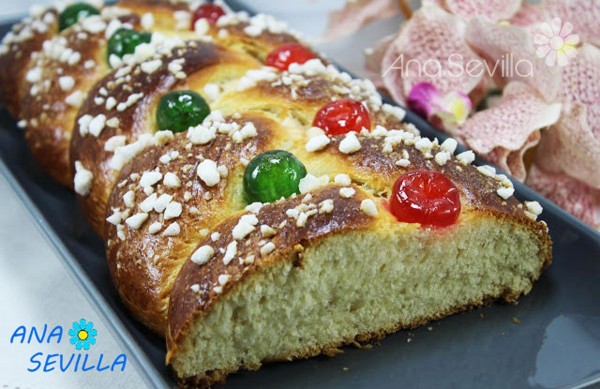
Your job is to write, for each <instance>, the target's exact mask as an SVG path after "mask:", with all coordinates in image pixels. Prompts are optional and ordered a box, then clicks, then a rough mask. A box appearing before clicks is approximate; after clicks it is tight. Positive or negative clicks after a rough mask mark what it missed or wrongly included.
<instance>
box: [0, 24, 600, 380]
mask: <svg viewBox="0 0 600 389" xmlns="http://www.w3.org/2000/svg"><path fill="white" fill-rule="evenodd" d="M8 28H9V24H5V25H3V26H0V36H3V35H4V34H5V33H6V31H7V30H8ZM0 71H3V70H2V69H0ZM407 121H408V122H412V123H414V124H415V125H416V126H417V127H418V128H419V129H420V130H421V132H422V133H423V135H425V136H429V137H435V136H437V137H438V138H440V139H444V138H445V135H443V134H441V133H439V132H437V131H436V130H434V129H432V128H431V127H430V126H429V125H428V124H427V123H426V122H424V121H423V120H421V119H420V118H419V117H417V116H416V115H413V114H411V113H408V115H407ZM479 162H482V161H479ZM0 171H2V173H3V174H4V175H5V176H6V178H7V180H8V181H9V183H10V184H11V186H12V187H13V189H14V190H15V192H16V193H17V194H18V195H19V196H20V198H21V199H22V200H23V202H24V203H25V204H26V206H27V208H28V209H29V210H30V212H31V213H32V214H33V216H34V218H35V220H36V221H37V223H38V225H39V227H40V229H41V231H42V232H43V233H44V234H45V236H46V237H47V238H48V241H49V243H50V244H51V245H52V246H53V248H54V249H55V250H56V251H57V252H58V254H59V257H60V258H61V259H62V260H63V261H64V263H65V265H66V267H67V269H68V270H69V271H70V273H71V275H72V276H73V278H74V279H75V280H76V282H77V283H78V285H79V286H80V288H81V289H82V290H83V292H84V293H85V295H86V296H87V297H88V298H89V299H90V300H91V302H92V304H93V306H95V307H97V309H98V311H99V313H100V314H101V315H103V316H104V318H105V322H106V323H107V326H108V327H111V330H112V332H113V334H114V335H115V336H116V337H117V339H118V341H119V342H120V343H121V344H122V346H123V347H124V348H125V349H126V351H127V352H128V355H129V357H130V359H133V360H134V362H135V363H136V364H137V365H138V367H139V371H140V373H141V374H142V375H143V377H144V378H145V379H146V381H147V382H148V384H149V385H151V386H154V387H165V386H171V385H173V380H172V379H171V376H170V374H169V372H168V370H167V368H166V367H165V365H164V358H165V345H164V342H163V341H162V340H161V339H159V338H158V337H156V336H154V335H152V334H151V333H149V332H148V331H146V330H145V329H144V328H143V327H142V326H141V325H139V324H138V323H137V322H136V321H135V320H134V319H133V318H132V317H131V316H130V315H129V313H128V312H127V310H126V309H125V307H124V306H123V305H122V304H121V302H120V300H119V298H118V296H117V293H116V291H115V289H114V288H113V285H112V283H111V280H110V277H109V273H108V269H107V267H106V261H105V255H104V247H103V244H102V242H101V241H100V239H99V238H98V237H97V236H95V235H94V233H93V232H92V230H91V229H90V227H89V226H88V225H87V223H86V222H85V220H84V219H83V216H82V214H81V213H80V211H79V209H78V206H77V203H76V201H75V196H74V195H73V193H71V192H70V191H68V190H66V189H65V188H62V187H60V186H59V185H57V184H56V183H54V182H53V181H51V180H50V178H48V177H47V176H46V175H45V174H44V173H43V172H42V171H41V170H40V168H39V167H38V166H36V164H35V163H34V162H33V160H32V158H31V155H30V153H29V151H28V149H27V147H26V145H25V142H24V139H23V134H22V131H21V130H19V129H18V128H17V127H16V124H15V121H14V120H13V119H12V118H11V117H10V116H9V115H8V113H7V112H6V110H5V109H4V108H2V107H0ZM515 187H516V196H517V197H518V198H519V199H522V200H523V199H527V200H537V201H539V202H540V203H541V204H542V205H543V207H544V214H543V219H544V220H545V221H546V222H547V223H548V225H549V227H550V232H551V234H552V239H553V241H554V250H553V253H554V264H553V265H552V266H551V267H550V268H549V269H548V270H547V271H546V272H545V273H544V274H543V276H542V278H541V280H540V281H539V282H538V283H537V284H536V285H535V286H534V288H533V291H532V292H531V293H530V294H529V295H528V296H525V297H523V298H522V299H520V300H519V304H518V305H501V304H496V305H493V306H491V307H488V308H483V309H478V310H475V311H472V312H469V313H464V314H459V315H454V316H452V317H449V318H446V319H443V320H440V321H437V322H434V323H431V324H430V325H429V326H424V327H421V328H418V329H416V330H412V331H410V332H407V331H400V332H398V333H396V334H393V335H390V336H388V337H387V338H385V339H384V340H383V341H381V343H380V344H377V345H374V346H373V347H372V348H371V349H366V350H359V349H356V348H350V347H348V348H345V349H344V353H343V354H342V355H339V356H337V357H336V358H325V357H318V358H311V359H308V360H301V361H295V362H291V363H273V364H266V365H265V366H263V368H262V369H261V370H260V371H258V372H241V373H238V374H235V375H232V376H231V377H230V378H228V380H227V384H226V386H227V387H232V388H237V387H239V388H242V387H265V388H269V387H272V388H275V387H277V388H281V387H289V388H305V387H309V386H317V387H339V388H342V387H343V388H361V387H363V388H364V387H378V388H399V387H411V388H418V387H423V388H433V387H436V388H437V387H478V388H502V387H576V386H583V385H588V384H591V383H594V382H600V234H599V233H597V232H596V231H594V230H592V229H591V228H589V227H587V226H586V225H584V224H583V223H581V222H580V221H579V220H577V219H575V218H574V217H572V216H571V215H569V214H567V213H566V212H564V211H562V210H561V209H560V208H558V207H557V206H555V205H554V204H552V203H551V202H549V201H548V200H546V199H544V198H543V197H541V196H540V195H538V194H536V193H535V192H533V191H532V190H531V189H529V188H527V187H525V186H524V185H522V184H520V183H518V182H516V183H515ZM513 318H518V319H519V321H520V324H516V323H515V322H513ZM515 321H516V320H515Z"/></svg>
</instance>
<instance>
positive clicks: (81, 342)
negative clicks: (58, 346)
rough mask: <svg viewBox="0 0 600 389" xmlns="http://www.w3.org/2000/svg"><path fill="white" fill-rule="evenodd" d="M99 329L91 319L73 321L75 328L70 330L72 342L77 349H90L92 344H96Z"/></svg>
mask: <svg viewBox="0 0 600 389" xmlns="http://www.w3.org/2000/svg"><path fill="white" fill-rule="evenodd" d="M97 334H98V331H96V329H95V328H94V323H92V322H91V321H90V322H88V321H85V319H81V320H79V322H76V321H74V322H73V328H71V329H70V330H69V335H71V339H70V342H71V344H74V345H75V348H76V349H77V350H81V349H82V348H83V349H84V350H89V349H90V345H92V344H96V335H97Z"/></svg>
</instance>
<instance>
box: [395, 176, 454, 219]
mask: <svg viewBox="0 0 600 389" xmlns="http://www.w3.org/2000/svg"><path fill="white" fill-rule="evenodd" d="M390 211H391V212H392V214H393V215H394V216H395V217H396V219H398V221H401V222H405V223H420V224H422V225H426V226H435V227H446V226H449V225H452V224H454V223H455V222H456V220H457V219H458V216H459V215H460V194H459V191H458V188H457V187H456V185H454V183H453V182H452V181H450V180H449V179H448V178H447V177H446V176H445V175H444V174H442V173H439V172H434V171H431V170H415V171H412V172H408V173H405V174H403V175H401V176H400V178H398V180H397V181H396V183H395V184H394V190H393V192H392V198H391V199H390Z"/></svg>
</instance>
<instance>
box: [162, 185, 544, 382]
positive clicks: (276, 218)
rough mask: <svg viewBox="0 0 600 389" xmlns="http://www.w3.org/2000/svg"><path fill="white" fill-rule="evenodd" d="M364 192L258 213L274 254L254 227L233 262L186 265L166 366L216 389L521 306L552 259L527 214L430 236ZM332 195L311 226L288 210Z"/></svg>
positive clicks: (481, 219) (482, 213)
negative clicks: (431, 324)
mask: <svg viewBox="0 0 600 389" xmlns="http://www.w3.org/2000/svg"><path fill="white" fill-rule="evenodd" d="M355 189H356V194H355V195H354V196H353V197H351V198H342V197H340V195H339V193H340V192H339V190H340V188H339V187H336V186H328V187H326V188H322V189H319V190H318V191H316V192H313V193H312V194H311V195H310V196H309V197H310V199H309V200H306V198H302V197H300V196H298V197H297V198H296V199H290V200H288V201H285V202H281V203H278V204H270V205H266V206H264V207H263V208H262V209H261V210H260V211H259V212H258V215H257V218H258V220H259V223H260V224H261V225H269V226H274V229H275V230H276V231H277V233H276V235H275V236H274V237H273V238H272V239H271V240H270V242H272V243H273V244H274V246H275V248H276V249H275V250H274V251H272V252H269V250H268V249H267V250H264V248H265V247H266V243H264V242H261V240H263V241H264V240H265V238H263V237H262V236H261V234H260V233H259V232H256V233H253V234H252V235H251V236H250V237H249V238H248V240H247V241H246V242H247V243H246V242H244V243H243V244H238V246H237V253H236V256H235V259H234V261H232V262H231V263H230V264H229V265H228V266H226V265H223V261H222V257H223V254H221V253H220V252H219V251H217V254H216V255H215V258H213V259H212V260H211V262H210V264H209V265H204V266H198V265H196V264H195V263H193V262H191V261H188V262H187V263H186V264H185V265H184V267H183V269H182V271H181V272H180V273H179V277H178V279H177V280H176V282H175V284H174V285H175V287H174V290H173V293H172V295H171V303H170V312H169V332H168V339H167V340H168V350H169V352H168V355H167V362H168V363H169V364H170V365H171V366H172V367H173V370H174V371H175V372H176V374H177V378H178V379H179V381H180V384H181V386H184V387H187V386H192V387H196V386H207V385H210V384H212V383H214V382H218V381H222V380H223V379H224V378H225V376H226V375H227V374H229V373H232V372H235V371H237V370H239V369H250V370H255V369H258V368H259V367H260V366H261V363H263V362H265V361H274V360H291V359H294V358H305V357H310V356H314V355H318V354H321V353H325V354H328V353H331V352H332V351H334V350H335V349H336V348H337V347H339V346H341V345H344V344H349V343H353V342H355V341H366V340H370V339H375V338H379V337H382V336H384V335H385V334H388V333H391V332H394V331H397V330H399V329H402V328H412V327H416V326H419V325H422V324H424V323H426V322H428V321H430V320H435V319H439V318H442V317H444V316H447V315H450V314H453V313H456V312H460V311H464V310H468V309H471V308H473V307H478V306H482V305H484V304H487V303H489V302H491V301H494V300H497V299H502V300H505V301H514V300H515V299H517V298H518V297H519V296H520V295H522V294H526V293H528V292H529V291H530V290H531V287H532V284H533V282H534V281H536V280H537V279H538V278H539V276H540V273H541V271H542V270H543V269H544V268H545V267H546V266H548V265H549V264H550V262H551V242H550V240H549V237H548V234H547V230H546V227H545V225H544V224H543V223H539V222H535V221H533V220H530V219H529V218H527V217H525V216H524V213H523V212H522V211H520V212H513V213H512V214H508V213H505V212H502V211H499V210H493V208H492V207H488V208H487V209H479V210H476V209H471V210H469V211H467V212H463V214H462V215H461V218H460V219H459V222H458V223H457V225H455V226H453V227H451V228H448V229H441V230H435V229H426V228H420V227H419V226H418V225H415V224H405V223H398V222H397V221H396V220H395V219H394V218H393V216H391V215H390V214H389V213H387V212H385V210H383V209H382V207H379V214H378V215H377V216H373V214H372V212H370V211H368V210H367V212H368V213H369V214H367V213H365V211H366V209H365V207H364V203H363V201H364V200H365V199H371V198H372V197H371V196H370V195H369V194H367V193H365V192H364V191H362V190H361V189H360V188H358V187H356V188H355ZM328 199H330V200H332V201H333V203H334V206H333V210H332V211H331V213H319V214H317V215H315V216H313V217H310V218H309V219H308V221H307V222H306V224H305V225H304V226H302V227H298V226H297V225H296V224H295V223H293V220H290V218H289V217H288V216H287V215H286V211H287V210H288V209H293V208H296V207H298V206H301V204H305V205H306V204H317V207H319V205H318V204H322V202H323V201H324V200H328ZM373 200H375V199H374V198H373ZM361 208H362V210H361ZM238 221H239V216H238V217H234V218H232V219H228V220H226V221H224V222H223V223H221V224H220V225H219V226H218V227H217V228H215V230H214V231H217V232H219V233H220V238H219V240H218V241H216V242H213V241H211V240H210V239H209V238H207V239H206V240H205V241H204V242H201V243H200V246H202V245H210V246H212V247H215V248H217V247H225V246H226V245H227V243H228V242H230V241H232V237H231V236H232V235H231V231H232V229H233V227H234V226H235V225H236V224H237V223H238ZM277 226H279V227H277ZM261 244H262V246H261ZM252 256H253V257H252ZM248 257H250V259H248ZM238 258H241V260H240V261H238Z"/></svg>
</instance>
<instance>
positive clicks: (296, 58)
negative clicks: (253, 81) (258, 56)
mask: <svg viewBox="0 0 600 389" xmlns="http://www.w3.org/2000/svg"><path fill="white" fill-rule="evenodd" d="M313 58H316V56H315V53H313V52H312V50H310V49H309V48H307V47H305V46H303V45H301V44H299V43H286V44H285V45H282V46H279V47H278V48H276V49H275V50H273V51H271V52H270V53H269V55H267V59H266V61H265V64H266V65H267V66H271V67H274V68H277V69H279V70H282V71H285V70H288V68H289V67H290V65H291V64H293V63H297V64H300V65H302V64H303V63H305V62H306V61H308V60H311V59H313Z"/></svg>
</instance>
